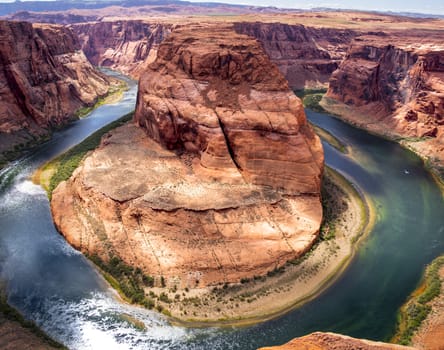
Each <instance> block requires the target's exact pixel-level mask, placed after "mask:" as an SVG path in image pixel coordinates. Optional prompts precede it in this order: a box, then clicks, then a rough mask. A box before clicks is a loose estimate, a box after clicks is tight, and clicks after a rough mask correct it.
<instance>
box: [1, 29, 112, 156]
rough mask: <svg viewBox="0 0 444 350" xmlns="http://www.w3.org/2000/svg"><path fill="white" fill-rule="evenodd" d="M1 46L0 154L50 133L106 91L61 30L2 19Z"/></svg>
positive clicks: (72, 40) (101, 79)
mask: <svg viewBox="0 0 444 350" xmlns="http://www.w3.org/2000/svg"><path fill="white" fill-rule="evenodd" d="M0 44H1V45H0V81H1V82H2V85H1V87H0V101H1V103H0V140H1V141H0V154H3V153H4V152H7V151H11V150H14V148H15V149H18V148H20V147H21V146H23V145H25V144H27V143H29V142H30V141H33V140H35V139H38V138H39V137H42V136H44V135H48V133H49V132H50V130H51V129H52V128H53V127H58V126H61V125H63V124H65V123H67V122H68V121H69V120H71V119H72V118H73V115H74V113H75V112H76V111H77V110H78V109H79V108H80V107H83V106H89V105H93V104H94V103H95V101H96V100H97V98H98V97H99V96H102V95H105V94H106V93H107V92H108V88H109V85H110V81H109V79H108V78H107V77H106V76H104V75H103V74H101V73H100V72H98V71H96V70H95V69H94V68H93V66H91V64H90V63H89V62H88V60H87V59H86V57H85V56H84V54H83V53H82V51H80V45H79V43H78V41H77V40H76V38H75V36H74V35H73V33H72V32H71V31H70V30H68V29H66V28H64V27H60V26H52V25H32V24H30V23H26V22H8V21H0ZM1 160H3V159H2V156H0V161H1Z"/></svg>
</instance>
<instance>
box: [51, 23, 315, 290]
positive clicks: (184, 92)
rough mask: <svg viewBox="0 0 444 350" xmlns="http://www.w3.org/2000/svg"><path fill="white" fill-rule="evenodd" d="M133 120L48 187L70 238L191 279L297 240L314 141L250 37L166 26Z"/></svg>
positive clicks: (290, 254) (279, 259)
mask: <svg viewBox="0 0 444 350" xmlns="http://www.w3.org/2000/svg"><path fill="white" fill-rule="evenodd" d="M135 123H136V124H137V125H127V126H124V127H122V128H120V129H117V130H115V131H114V132H112V133H111V135H109V136H108V137H107V138H105V139H104V140H103V141H102V144H101V146H100V147H99V148H98V149H97V150H96V151H95V152H94V153H93V154H92V155H91V156H89V157H88V158H86V159H85V161H84V162H83V164H82V165H81V167H80V168H78V169H77V170H76V172H75V173H74V175H73V177H72V178H71V179H70V180H69V181H68V182H65V183H62V184H61V185H59V187H58V188H57V189H56V190H55V192H54V193H53V197H52V203H51V208H52V212H53V216H54V221H55V223H56V225H57V227H58V229H59V230H60V231H61V232H62V234H63V235H64V236H65V237H66V238H67V240H68V241H69V242H70V243H71V244H72V245H73V246H75V247H76V248H77V249H80V250H82V251H84V252H87V253H89V254H97V255H99V256H100V257H101V258H102V259H103V260H105V261H106V260H108V259H109V258H110V257H111V256H119V257H120V258H121V259H123V260H124V261H125V262H126V263H128V264H130V265H133V266H137V267H139V268H141V269H142V270H143V271H145V272H146V273H149V274H151V275H154V276H155V277H156V280H157V283H160V282H159V281H160V280H163V281H165V282H166V284H167V286H172V285H176V286H179V287H184V286H187V287H201V286H206V285H212V284H218V283H224V282H239V281H240V280H241V279H242V278H251V277H253V276H255V275H263V274H265V273H266V272H267V271H270V270H273V269H275V268H278V267H280V266H282V265H283V264H284V263H285V262H286V261H288V260H289V259H293V258H296V257H298V256H300V255H301V254H303V253H304V252H305V251H307V249H309V248H310V247H311V245H312V244H313V242H314V240H315V239H316V237H317V234H318V230H319V226H320V222H321V219H322V208H321V204H320V179H321V174H322V169H323V151H322V147H321V144H320V141H319V139H318V137H317V136H315V134H314V133H313V131H312V130H311V128H310V127H309V125H308V124H307V121H306V118H305V114H304V111H303V108H302V104H301V102H300V100H299V99H298V98H297V97H295V96H294V94H293V93H292V92H291V90H290V89H289V87H288V84H287V82H286V81H285V79H284V78H283V76H282V75H281V74H280V72H279V70H278V69H277V67H276V66H275V65H273V64H272V63H271V62H270V60H269V59H268V57H267V56H266V54H265V52H264V51H263V49H262V47H261V45H260V44H259V43H258V42H257V41H256V40H254V39H252V38H249V37H247V36H245V35H240V34H236V33H235V31H234V30H233V28H232V27H231V26H216V27H213V26H209V27H200V26H184V27H181V28H177V29H176V30H175V31H174V32H173V33H172V34H171V35H170V36H168V38H167V39H166V40H164V41H163V42H162V44H161V45H160V47H159V51H158V54H157V58H156V60H155V61H154V62H153V63H152V64H151V65H150V66H149V67H148V68H147V70H146V72H145V73H144V74H143V75H142V77H141V79H140V83H139V96H138V102H137V108H136V113H135ZM161 277H163V279H162V278H161Z"/></svg>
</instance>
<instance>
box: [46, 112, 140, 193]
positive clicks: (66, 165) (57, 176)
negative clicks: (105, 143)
mask: <svg viewBox="0 0 444 350" xmlns="http://www.w3.org/2000/svg"><path fill="white" fill-rule="evenodd" d="M133 114H134V113H133V112H132V113H128V114H126V115H125V116H123V117H122V118H120V119H118V120H116V121H114V122H112V123H110V124H108V125H106V126H104V127H103V128H101V129H99V130H97V131H96V132H95V133H94V134H92V135H91V136H89V137H87V138H86V139H85V140H84V141H82V142H81V143H79V144H78V145H76V146H74V147H73V148H71V149H70V150H68V151H67V152H65V153H64V154H62V155H61V156H59V157H57V158H56V159H54V160H53V161H51V162H57V163H59V164H58V166H57V169H56V171H55V173H54V175H53V176H52V177H51V180H50V181H49V188H48V195H49V197H51V194H52V192H53V191H54V189H55V188H56V187H57V186H58V184H59V183H60V182H62V181H66V180H68V179H69V178H70V177H71V175H72V173H73V172H74V170H75V169H76V168H77V167H78V166H79V164H80V162H81V161H82V159H83V157H84V156H85V155H86V153H88V152H89V151H92V150H93V149H95V148H96V147H97V146H98V145H99V144H100V141H101V139H102V136H103V135H104V134H106V133H107V132H109V131H111V130H112V129H115V128H117V127H119V126H121V125H123V124H124V123H126V122H128V121H129V120H131V118H132V117H133Z"/></svg>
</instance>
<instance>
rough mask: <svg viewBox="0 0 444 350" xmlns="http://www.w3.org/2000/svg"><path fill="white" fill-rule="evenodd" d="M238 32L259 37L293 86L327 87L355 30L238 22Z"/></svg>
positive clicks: (236, 26)
mask: <svg viewBox="0 0 444 350" xmlns="http://www.w3.org/2000/svg"><path fill="white" fill-rule="evenodd" d="M235 29H236V31H237V32H238V33H242V34H247V35H249V36H251V37H254V38H256V39H258V40H259V41H260V42H261V44H262V46H263V47H264V49H265V51H266V52H267V54H268V56H269V57H270V59H271V60H272V61H273V62H274V63H275V64H277V66H278V67H279V69H280V71H281V72H282V74H284V76H285V77H286V78H287V80H288V82H289V84H290V86H291V87H292V88H294V89H304V88H319V87H327V85H328V80H329V78H330V75H331V73H333V71H335V70H336V69H337V68H338V66H339V63H340V62H341V61H342V60H343V58H344V57H345V54H346V52H347V49H348V47H349V45H350V43H351V41H352V39H353V38H354V37H355V36H356V35H357V33H356V32H355V31H352V30H347V29H334V28H310V27H305V26H303V25H289V24H283V23H260V22H255V23H253V22H250V23H249V22H242V23H236V24H235Z"/></svg>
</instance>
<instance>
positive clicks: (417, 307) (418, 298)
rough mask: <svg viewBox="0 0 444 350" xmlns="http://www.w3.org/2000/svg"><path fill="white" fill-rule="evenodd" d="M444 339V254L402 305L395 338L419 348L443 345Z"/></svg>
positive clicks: (430, 349)
mask: <svg viewBox="0 0 444 350" xmlns="http://www.w3.org/2000/svg"><path fill="white" fill-rule="evenodd" d="M442 339H444V255H441V256H440V257H438V258H436V259H435V260H433V261H432V262H431V263H430V264H429V265H428V266H427V268H426V270H425V272H424V276H423V278H422V280H421V283H420V284H419V286H418V287H417V288H416V289H415V291H414V292H413V293H412V294H411V295H410V297H409V298H408V300H407V302H406V303H405V304H404V305H403V306H402V307H401V309H400V311H399V314H398V325H397V331H396V334H395V336H394V337H393V339H392V342H394V343H399V344H402V345H413V346H414V347H416V348H418V349H427V350H439V349H442V346H443V343H442Z"/></svg>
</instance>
